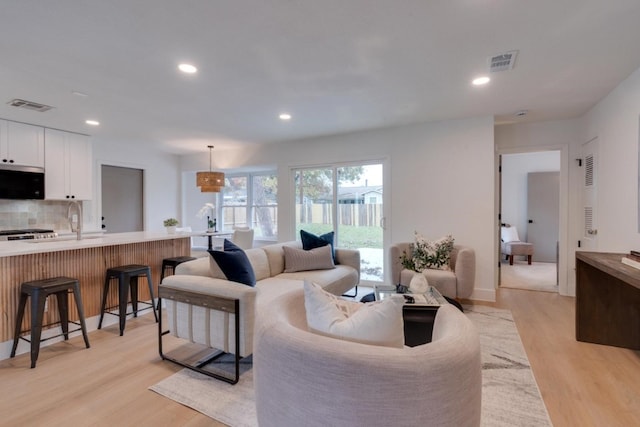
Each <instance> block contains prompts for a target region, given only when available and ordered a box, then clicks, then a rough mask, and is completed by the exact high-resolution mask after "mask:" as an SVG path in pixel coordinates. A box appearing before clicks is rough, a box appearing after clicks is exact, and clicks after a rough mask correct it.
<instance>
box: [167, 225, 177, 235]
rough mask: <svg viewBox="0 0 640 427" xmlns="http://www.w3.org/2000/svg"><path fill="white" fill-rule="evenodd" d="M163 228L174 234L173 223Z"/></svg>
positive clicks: (174, 227)
mask: <svg viewBox="0 0 640 427" xmlns="http://www.w3.org/2000/svg"><path fill="white" fill-rule="evenodd" d="M165 228H166V229H167V233H169V234H176V226H175V225H169V226H167V227H165Z"/></svg>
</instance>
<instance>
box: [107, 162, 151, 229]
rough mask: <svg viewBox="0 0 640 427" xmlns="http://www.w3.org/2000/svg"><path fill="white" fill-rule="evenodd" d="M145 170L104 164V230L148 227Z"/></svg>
mask: <svg viewBox="0 0 640 427" xmlns="http://www.w3.org/2000/svg"><path fill="white" fill-rule="evenodd" d="M143 178H144V171H143V170H142V169H134V168H127V167H120V166H111V165H102V168H101V182H102V229H103V230H104V231H105V232H106V233H126V232H130V231H143V230H144V220H143V218H144V215H143V191H144V181H143Z"/></svg>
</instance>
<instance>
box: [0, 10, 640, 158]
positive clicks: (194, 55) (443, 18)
mask: <svg viewBox="0 0 640 427" xmlns="http://www.w3.org/2000/svg"><path fill="white" fill-rule="evenodd" d="M639 41H640V1H638V0H607V1H604V0H534V1H524V0H520V1H519V0H510V1H509V0H439V1H429V0H395V1H394V0H322V1H318V0H316V1H314V0H219V1H212V0H183V1H178V0H128V1H115V0H111V1H109V0H85V1H77V0H56V1H45V0H20V1H18V0H15V1H10V2H7V1H5V2H3V4H2V9H1V11H0V117H2V118H6V119H12V120H18V121H23V122H27V123H34V124H38V125H43V126H49V127H55V128H59V129H63V130H69V131H76V132H82V133H88V134H92V135H93V136H94V137H95V139H96V140H99V141H109V140H122V141H130V142H131V143H145V142H152V143H153V144H155V145H157V146H158V147H159V148H161V149H163V150H165V151H168V152H173V153H190V152H198V151H201V152H207V149H206V145H207V144H214V145H216V148H218V147H221V148H224V147H228V146H231V145H233V144H252V143H266V142H275V141H285V140H293V139H299V138H306V137H313V136H317V135H328V134H336V133H342V132H351V131H357V130H362V129H371V128H380V127H386V126H395V125H401V124H407V123H414V122H424V121H435V120H442V119H451V118H466V117H474V116H486V115H495V116H496V122H498V123H502V122H508V121H516V120H517V121H523V120H526V121H540V120H550V119H562V118H571V117H577V116H579V115H581V114H583V113H584V112H585V111H587V110H588V109H589V108H590V107H591V106H593V105H594V104H595V103H596V102H597V101H599V100H600V99H601V98H602V97H603V96H605V95H606V94H607V93H608V92H609V91H611V90H612V89H613V88H614V87H615V86H616V85H617V84H619V83H620V82H621V81H622V80H623V79H625V78H626V77H627V76H628V75H629V74H630V73H631V72H633V71H634V70H635V69H637V68H638V67H640V44H639ZM509 50H518V51H519V53H518V57H517V60H516V65H515V68H514V69H513V70H511V71H505V72H500V73H494V74H492V75H491V77H492V81H491V83H489V85H487V86H485V87H481V88H478V87H473V86H472V85H471V84H470V81H471V79H472V78H474V77H476V76H477V75H480V74H487V71H488V66H487V61H488V58H489V57H490V56H492V55H495V54H499V53H502V52H504V51H509ZM185 61H186V62H191V63H193V64H195V65H196V66H197V67H198V68H199V73H198V74H197V75H194V76H188V75H184V74H181V73H179V72H178V71H177V65H178V63H179V62H185ZM74 91H78V92H82V93H85V94H87V95H88V96H87V97H81V96H77V95H74V94H73V93H72V92H74ZM13 98H22V99H26V100H30V101H35V102H39V103H43V104H48V105H52V106H54V107H55V109H53V110H50V111H48V112H45V113H38V112H33V111H28V110H22V109H17V108H15V107H9V106H8V105H6V102H8V101H10V100H11V99H13ZM522 109H526V110H529V114H528V115H527V116H526V117H524V118H516V117H514V115H513V114H514V113H515V112H516V111H518V110H522ZM284 111H286V112H289V113H291V114H292V115H293V119H292V120H291V121H290V122H282V121H280V120H279V119H278V117H277V116H278V114H279V113H281V112H284ZM88 118H95V119H97V120H100V122H101V123H102V124H101V126H100V127H97V128H94V127H90V126H88V125H86V124H84V121H85V119H88Z"/></svg>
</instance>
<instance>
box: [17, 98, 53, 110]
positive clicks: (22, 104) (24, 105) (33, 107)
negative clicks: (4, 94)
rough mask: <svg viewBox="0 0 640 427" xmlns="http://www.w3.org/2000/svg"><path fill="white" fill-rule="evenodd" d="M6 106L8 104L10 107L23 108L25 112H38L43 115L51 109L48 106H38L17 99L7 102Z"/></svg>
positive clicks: (34, 103) (37, 104)
mask: <svg viewBox="0 0 640 427" xmlns="http://www.w3.org/2000/svg"><path fill="white" fill-rule="evenodd" d="M7 104H9V105H10V106H12V107H17V108H25V109H27V110H32V111H39V112H41V113H44V112H45V111H49V110H51V109H52V108H53V107H51V106H49V105H44V104H40V103H37V102H33V101H25V100H24V99H17V98H16V99H12V100H11V101H9V102H7Z"/></svg>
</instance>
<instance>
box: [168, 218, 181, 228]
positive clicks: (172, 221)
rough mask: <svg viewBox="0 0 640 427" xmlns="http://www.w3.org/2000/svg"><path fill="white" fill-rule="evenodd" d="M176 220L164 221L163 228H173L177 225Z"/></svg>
mask: <svg viewBox="0 0 640 427" xmlns="http://www.w3.org/2000/svg"><path fill="white" fill-rule="evenodd" d="M178 224H179V223H178V220H177V219H175V218H169V219H165V220H164V226H165V227H174V226H176V225H178Z"/></svg>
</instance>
